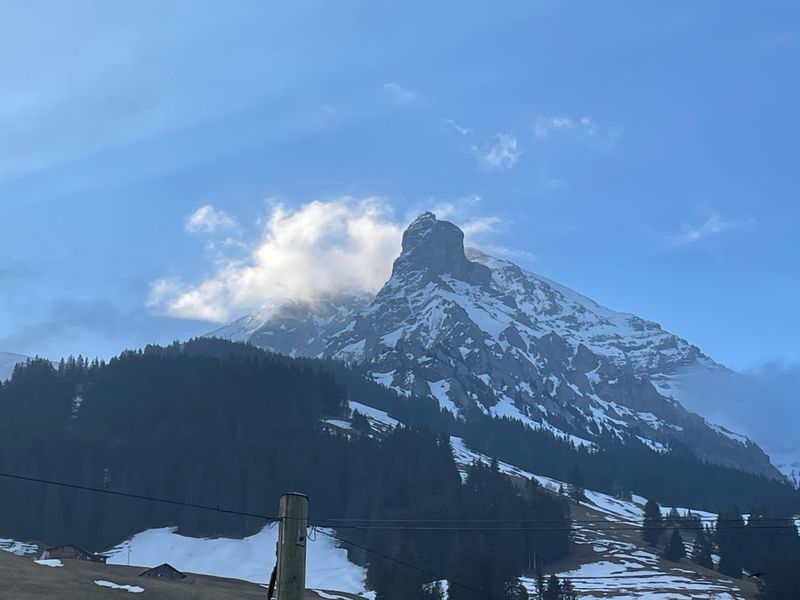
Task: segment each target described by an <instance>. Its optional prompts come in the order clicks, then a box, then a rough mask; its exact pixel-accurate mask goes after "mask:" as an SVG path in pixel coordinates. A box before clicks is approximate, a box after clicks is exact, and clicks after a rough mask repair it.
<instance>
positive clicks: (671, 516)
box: [664, 506, 681, 527]
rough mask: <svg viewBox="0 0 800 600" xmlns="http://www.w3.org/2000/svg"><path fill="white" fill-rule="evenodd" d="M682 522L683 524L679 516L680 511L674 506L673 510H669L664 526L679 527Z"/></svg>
mask: <svg viewBox="0 0 800 600" xmlns="http://www.w3.org/2000/svg"><path fill="white" fill-rule="evenodd" d="M680 522H681V516H680V515H679V514H678V509H677V508H675V507H674V506H673V507H672V508H670V509H669V513H668V514H667V518H666V519H664V526H665V527H677V526H678V524H679V523H680Z"/></svg>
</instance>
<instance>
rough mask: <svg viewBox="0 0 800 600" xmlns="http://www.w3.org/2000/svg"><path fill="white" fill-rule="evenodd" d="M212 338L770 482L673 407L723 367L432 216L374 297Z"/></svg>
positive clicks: (712, 431)
mask: <svg viewBox="0 0 800 600" xmlns="http://www.w3.org/2000/svg"><path fill="white" fill-rule="evenodd" d="M213 335H217V336H221V337H227V338H230V339H237V340H248V341H250V342H252V343H253V344H255V345H257V346H261V347H263V348H266V349H269V350H273V351H277V352H281V353H285V354H290V355H304V356H325V357H330V358H336V359H341V360H344V361H350V362H358V363H362V364H364V365H365V366H366V368H367V369H368V372H369V373H370V375H371V376H372V377H373V378H374V379H375V380H376V381H378V382H380V383H382V384H384V385H386V386H387V387H390V388H392V389H394V390H396V391H397V392H398V393H400V394H403V395H410V394H417V395H426V396H430V397H432V398H435V399H436V400H437V401H438V402H439V404H440V406H441V407H442V408H444V409H446V410H449V411H451V412H452V413H453V414H454V415H455V416H456V417H457V418H462V419H470V418H472V417H473V416H474V415H476V414H478V413H483V414H486V415H491V416H495V417H510V418H514V419H518V420H520V421H522V422H524V423H526V424H528V425H529V426H530V427H532V428H535V429H540V428H543V429H547V430H550V431H552V432H553V433H555V434H556V435H559V436H563V437H565V438H566V439H570V440H571V441H572V442H574V443H576V444H582V445H595V444H602V443H603V440H604V439H609V436H613V437H615V438H617V439H619V440H622V441H634V440H638V441H639V442H641V443H644V444H646V445H648V446H649V447H651V448H652V449H653V450H655V451H657V452H665V451H667V450H668V448H669V447H670V446H671V445H675V444H676V443H678V444H681V445H686V446H688V447H690V448H692V449H693V450H694V451H695V452H696V453H697V454H698V455H699V456H701V457H703V458H704V459H706V460H709V461H712V462H715V463H719V464H725V465H730V466H736V467H739V468H743V469H747V470H750V471H753V472H757V473H762V474H765V475H768V476H771V477H779V474H778V472H777V471H776V470H775V468H774V467H773V466H772V465H771V464H770V462H769V458H768V457H767V456H766V454H764V452H763V451H762V450H761V449H760V448H759V447H758V446H757V445H755V444H754V443H752V442H751V441H750V440H748V439H747V438H744V437H742V436H738V435H736V434H732V433H730V432H727V431H726V430H724V429H722V428H719V427H716V426H714V425H711V424H709V423H707V422H706V421H705V420H704V419H703V418H702V417H700V416H698V415H695V414H693V413H690V412H688V411H687V410H685V409H684V408H683V407H682V406H681V404H680V403H679V402H678V400H677V397H678V392H679V389H678V388H677V387H676V374H677V373H678V372H679V371H680V370H681V369H684V368H693V369H724V367H722V366H721V365H719V364H717V363H715V362H714V361H713V360H711V359H710V358H709V357H707V356H705V355H704V354H703V353H702V352H700V350H699V349H698V348H697V347H695V346H693V345H691V344H689V343H688V342H687V341H686V340H684V339H682V338H680V337H678V336H676V335H673V334H671V333H669V332H667V331H664V330H663V329H662V328H661V327H660V326H659V325H658V324H657V323H653V322H651V321H646V320H644V319H641V318H639V317H637V316H635V315H631V314H625V313H618V312H615V311H612V310H609V309H607V308H605V307H603V306H600V305H599V304H597V303H596V302H594V301H592V300H590V299H589V298H586V297H584V296H581V295H580V294H578V293H576V292H574V291H572V290H570V289H568V288H566V287H564V286H561V285H559V284H557V283H555V282H553V281H550V280H548V279H545V278H543V277H540V276H538V275H535V274H533V273H530V272H527V271H525V270H523V269H521V268H520V267H518V266H517V265H515V264H513V263H511V262H508V261H505V260H498V259H495V258H492V257H490V256H487V255H485V254H483V253H481V252H479V251H477V250H472V249H467V250H465V249H464V234H463V232H462V231H461V230H460V229H458V227H456V226H455V225H453V224H452V223H448V222H446V221H439V220H437V219H436V217H435V216H434V215H433V214H431V213H424V214H422V215H420V216H419V217H418V218H417V219H416V220H415V221H414V222H413V223H412V224H411V225H410V226H409V227H408V229H407V230H406V232H405V233H404V235H403V249H402V253H401V255H400V256H399V257H398V258H397V259H396V260H395V263H394V267H393V270H392V276H391V278H390V279H389V281H387V282H386V284H385V285H384V286H383V288H382V289H381V290H380V291H379V292H378V293H377V295H375V296H374V297H368V296H341V297H336V298H330V299H327V300H324V301H317V302H315V303H312V304H291V305H286V306H282V307H275V308H270V309H266V310H264V311H261V312H260V313H256V314H254V315H250V316H248V317H245V318H243V319H241V320H239V321H237V322H235V323H233V324H231V325H229V326H227V327H225V328H223V329H221V330H218V331H217V332H214V333H213Z"/></svg>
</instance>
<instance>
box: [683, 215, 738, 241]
mask: <svg viewBox="0 0 800 600" xmlns="http://www.w3.org/2000/svg"><path fill="white" fill-rule="evenodd" d="M736 225H737V224H736V223H734V222H732V221H724V220H722V218H720V216H719V215H718V214H713V215H711V216H710V217H709V218H708V219H706V220H705V222H703V223H702V224H701V225H698V226H692V225H684V226H683V230H682V231H681V232H680V233H679V234H677V235H675V236H673V243H674V244H675V245H676V246H684V245H686V244H692V243H694V242H699V241H700V240H702V239H705V238H707V237H710V236H712V235H716V234H718V233H722V232H723V231H726V230H728V229H731V228H732V227H735V226H736Z"/></svg>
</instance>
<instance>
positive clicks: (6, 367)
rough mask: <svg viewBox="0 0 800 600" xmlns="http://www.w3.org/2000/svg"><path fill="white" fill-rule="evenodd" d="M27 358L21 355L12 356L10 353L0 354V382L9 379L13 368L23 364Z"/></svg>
mask: <svg viewBox="0 0 800 600" xmlns="http://www.w3.org/2000/svg"><path fill="white" fill-rule="evenodd" d="M28 358H29V357H27V356H23V355H22V354H14V353H12V352H0V381H3V380H4V379H8V378H9V377H11V373H13V372H14V367H15V366H17V365H18V364H20V363H24V362H25V361H26V360H28Z"/></svg>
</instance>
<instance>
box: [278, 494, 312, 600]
mask: <svg viewBox="0 0 800 600" xmlns="http://www.w3.org/2000/svg"><path fill="white" fill-rule="evenodd" d="M278 516H279V518H280V523H279V530H278V563H277V573H276V580H277V581H276V583H277V599H278V600H304V597H305V593H306V538H307V531H306V529H307V527H308V497H307V496H304V495H303V494H296V493H292V494H284V495H283V496H281V501H280V511H279V512H278Z"/></svg>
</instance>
